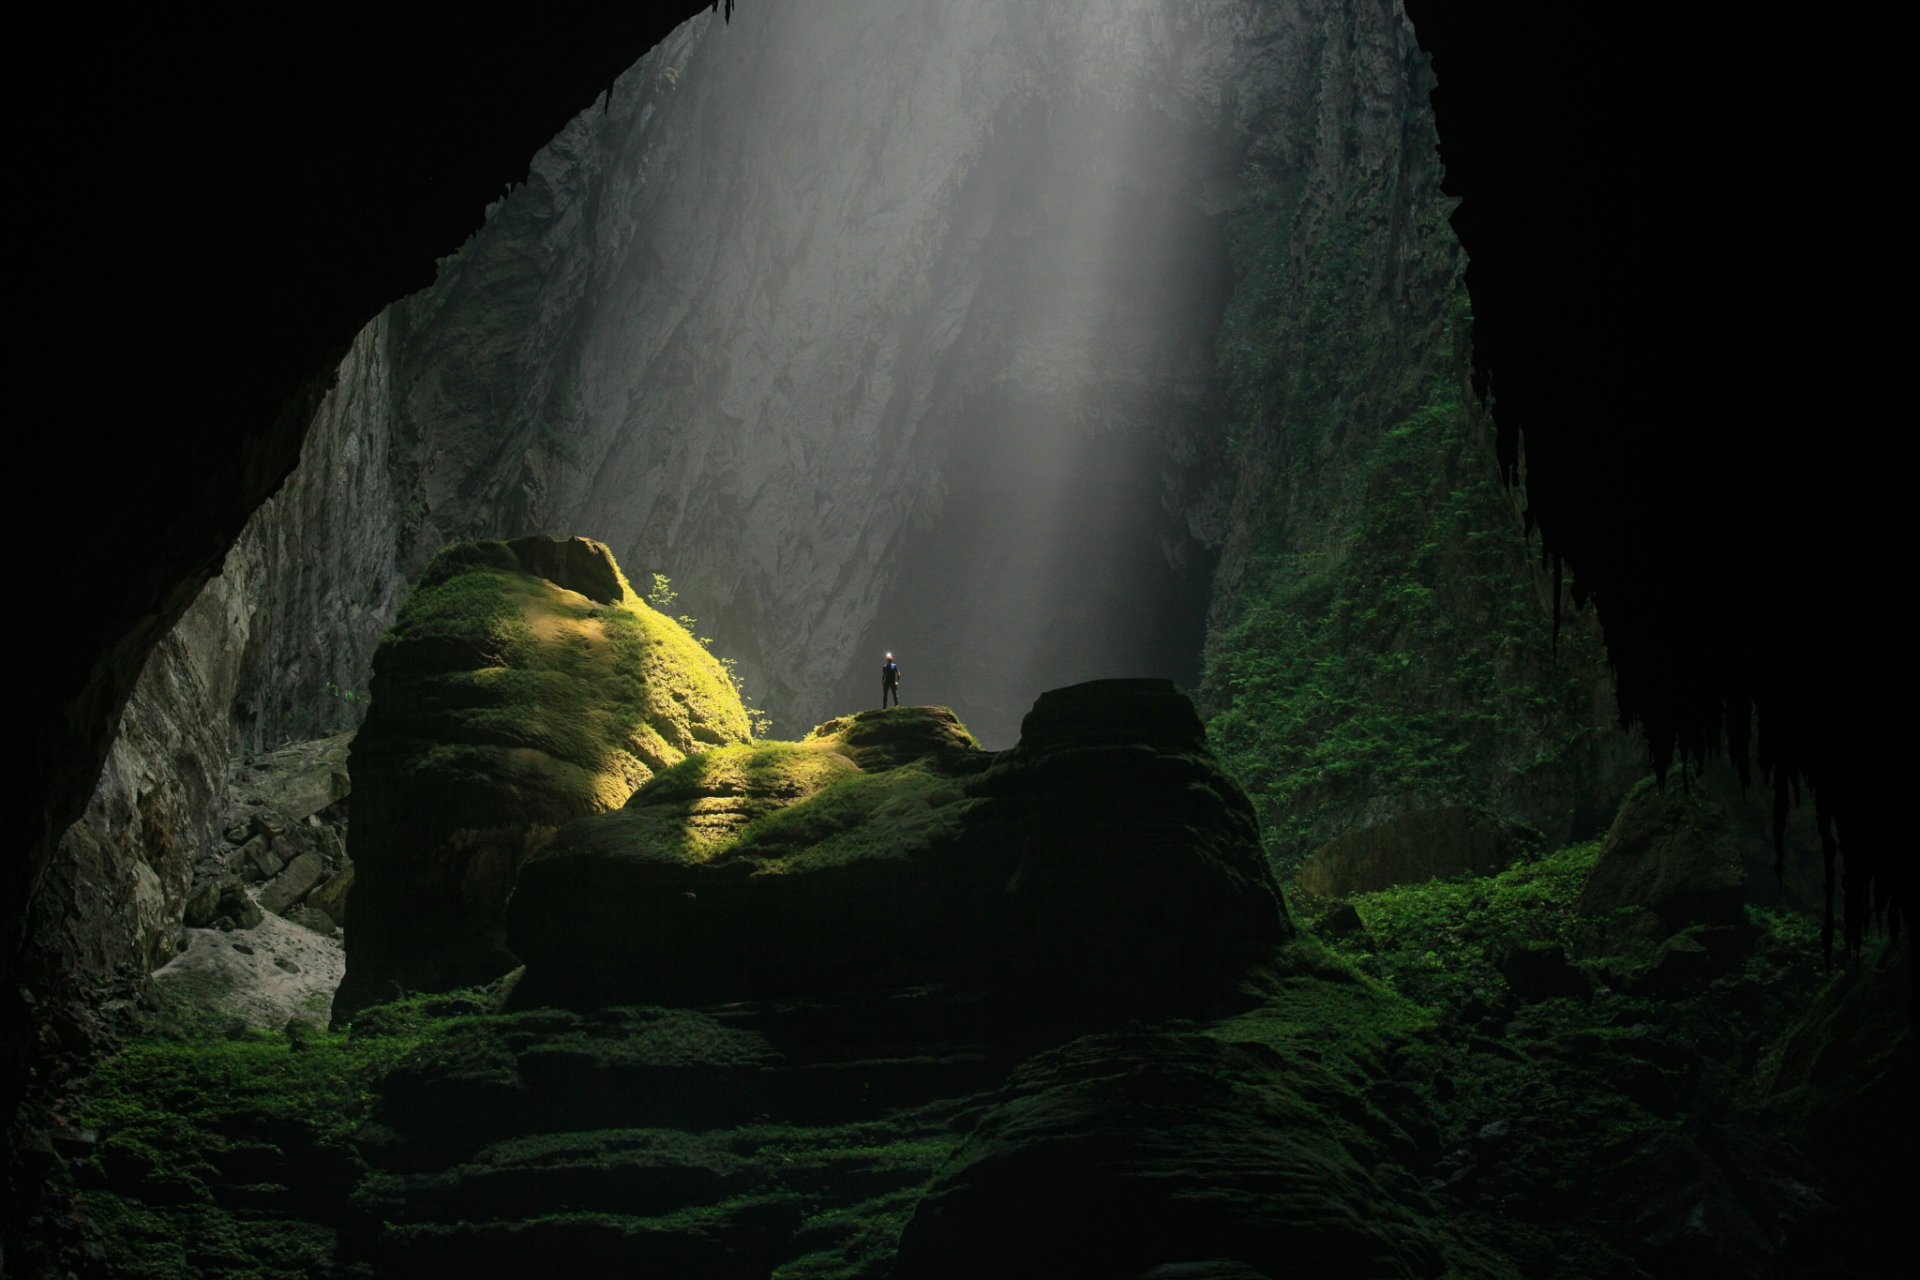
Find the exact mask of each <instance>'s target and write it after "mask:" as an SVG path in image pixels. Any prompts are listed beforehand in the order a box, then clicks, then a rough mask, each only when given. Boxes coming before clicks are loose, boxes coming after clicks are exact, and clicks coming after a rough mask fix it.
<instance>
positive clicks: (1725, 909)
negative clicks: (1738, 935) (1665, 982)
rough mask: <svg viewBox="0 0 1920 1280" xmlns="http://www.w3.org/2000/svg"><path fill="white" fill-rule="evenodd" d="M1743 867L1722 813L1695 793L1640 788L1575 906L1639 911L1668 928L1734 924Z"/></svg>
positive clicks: (1742, 896)
mask: <svg viewBox="0 0 1920 1280" xmlns="http://www.w3.org/2000/svg"><path fill="white" fill-rule="evenodd" d="M1746 879H1747V872H1746V862H1745V858H1744V856H1743V854H1742V852H1741V846H1740V842H1739V839H1738V835H1737V833H1736V832H1735V830H1734V829H1733V828H1732V826H1731V825H1730V824H1729V822H1728V819H1727V815H1726V812H1725V810H1724V809H1722V808H1721V806H1720V805H1719V804H1718V803H1716V802H1715V801H1714V800H1713V799H1712V797H1710V796H1708V795H1706V794H1705V793H1704V791H1702V790H1700V789H1698V788H1690V787H1686V786H1682V785H1678V784H1675V785H1670V786H1667V787H1656V786H1654V785H1653V784H1652V783H1651V782H1645V783H1642V784H1641V785H1640V786H1639V787H1637V788H1635V790H1634V791H1633V792H1632V793H1631V794H1630V795H1628V797H1627V800H1626V803H1625V804H1623V805H1621V807H1620V813H1619V816H1617V817H1616V818H1615V819H1614V821H1613V826H1612V827H1611V828H1610V829H1609V830H1608V832H1607V838H1606V842H1605V843H1604V844H1603V845H1602V846H1601V847H1600V857H1599V859H1598V860H1596V861H1595V862H1594V864H1593V870H1592V872H1590V873H1589V874H1588V877H1587V883H1586V886H1585V887H1584V888H1583V889H1582V890H1581V891H1580V897H1579V900H1578V901H1577V902H1576V903H1575V909H1576V910H1578V911H1579V912H1580V913H1581V914H1583V915H1592V916H1598V915H1605V914H1607V913H1608V912H1612V911H1616V910H1618V909H1620V908H1622V907H1645V908H1647V909H1648V910H1650V911H1652V912H1654V913H1655V914H1656V915H1658V916H1659V917H1660V920H1661V922H1662V923H1663V924H1664V925H1665V926H1666V927H1667V928H1669V929H1680V928H1684V927H1686V926H1687V925H1690V924H1709V925H1735V924H1738V923H1740V920H1741V910H1742V907H1743V905H1744V904H1745V902H1746Z"/></svg>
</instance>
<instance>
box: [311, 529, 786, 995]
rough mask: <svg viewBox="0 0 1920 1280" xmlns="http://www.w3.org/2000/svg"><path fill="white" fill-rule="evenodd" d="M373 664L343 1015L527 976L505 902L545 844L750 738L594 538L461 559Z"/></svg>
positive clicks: (713, 679) (478, 551)
mask: <svg viewBox="0 0 1920 1280" xmlns="http://www.w3.org/2000/svg"><path fill="white" fill-rule="evenodd" d="M373 666H374V674H373V684H372V698H373V705H372V711H371V712H370V714H369V715H368V717H367V722H366V725H365V727H364V728H362V729H361V731H360V734H359V736H358V738H356V740H355V742H354V747H353V756H352V760H351V765H350V767H351V770H352V773H353V784H354V801H353V803H354V825H353V856H354V861H355V868H356V875H357V880H356V883H355V886H354V912H355V915H354V929H353V932H352V935H351V937H350V938H349V940H348V950H347V976H346V980H345V982H344V983H343V984H342V986H341V989H340V994H339V997H338V999H337V1001H336V1004H335V1014H336V1016H341V1015H349V1014H351V1013H352V1012H353V1011H354V1010H356V1009H358V1008H360V1007H362V1006H364V1005H366V1004H368V1003H372V1002H375V1001H379V1000H386V999H391V998H392V997H393V996H394V995H395V994H398V993H399V992H403V991H419V990H429V991H431V990H446V989H450V988H452V987H456V986H461V985H465V984H468V983H473V982H480V981H485V980H487V979H489V978H492V977H495V976H497V975H498V974H500V973H503V972H505V971H506V970H507V969H510V968H512V967H513V965H514V964H515V963H516V961H515V960H514V958H513V956H512V955H511V953H510V952H508V951H507V950H506V947H505V914H504V912H505V905H506V899H507V895H508V893H509V892H510V891H511V889H512V887H513V881H514V877H515V875H516V873H517V871H518V869H519V865H520V863H521V862H522V861H523V860H524V859H525V857H526V856H527V854H528V853H529V852H530V851H531V850H533V849H536V848H538V847H540V845H542V844H543V843H544V842H545V841H546V840H547V839H548V838H550V837H551V836H552V834H553V833H554V831H556V830H557V829H559V828H560V827H561V826H562V825H564V824H565V823H567V822H570V821H572V820H574V819H576V818H580V817H583V816H585V815H587V814H592V813H600V812H603V811H606V810H609V809H615V808H618V807H619V806H620V805H621V804H622V803H624V802H625V800H626V799H627V797H628V796H629V795H631V794H632V793H633V792H634V790H635V789H636V788H638V787H639V786H641V785H642V784H643V783H645V782H646V781H647V780H648V779H650V778H652V777H653V776H654V775H655V774H656V773H659V772H661V771H663V770H666V769H670V768H672V767H673V766H675V765H677V764H679V763H680V762H681V761H682V760H684V759H686V758H687V757H688V756H690V755H693V754H695V753H698V752H700V751H704V750H707V749H708V748H711V747H716V746H723V745H727V744H731V743H743V742H747V741H749V740H750V739H751V732H750V729H749V725H748V721H747V715H746V710H745V708H744V707H743V706H742V705H741V702H740V698H739V695H738V694H737V693H736V692H735V690H734V687H733V683H732V681H731V680H730V679H729V678H728V676H727V673H726V671H725V670H724V669H723V668H722V667H721V666H720V664H719V662H718V661H717V660H716V659H714V658H713V656H712V655H710V654H709V653H707V651H706V650H705V649H704V648H702V647H701V645H700V644H699V643H698V642H697V641H695V640H694V638H693V637H692V636H690V635H688V634H687V632H686V630H685V629H684V628H682V627H681V626H680V625H679V624H678V623H676V622H674V621H673V620H672V619H670V618H667V617H665V616H663V615H661V614H659V613H657V612H655V611H654V610H652V609H650V608H648V607H647V605H646V604H645V603H644V602H643V601H641V600H640V599H639V597H638V596H636V595H635V594H634V591H633V588H632V587H631V586H630V585H629V584H628V583H627V580H626V578H625V577H624V576H623V575H622V574H621V572H620V569H619V566H618V565H617V564H615V563H614V560H613V557H612V555H611V554H610V553H609V552H608V551H607V549H606V548H605V547H604V546H602V545H600V544H599V543H596V542H590V541H588V540H587V539H584V538H574V539H571V540H569V541H565V542H557V541H554V540H552V539H549V538H544V537H531V538H521V539H518V540H516V541H513V542H505V543H503V542H472V543H461V544H458V545H455V546H452V547H448V548H446V549H445V550H444V551H442V552H441V553H440V554H439V555H438V556H436V557H435V558H434V560H433V563H432V564H430V565H429V566H428V567H427V571H426V573H425V574H424V575H423V576H422V578H421V580H420V582H419V584H418V585H417V586H416V588H415V589H414V592H413V594H412V596H411V597H410V598H409V599H408V601H407V603H406V605H405V606H404V607H403V608H402V610H401V612H400V616H399V618H398V619H397V620H396V621H395V623H394V626H393V629H392V630H391V631H390V632H389V633H388V634H387V636H386V638H385V639H384V640H383V641H382V642H381V645H380V648H379V649H378V651H377V652H376V653H375V655H374V663H373Z"/></svg>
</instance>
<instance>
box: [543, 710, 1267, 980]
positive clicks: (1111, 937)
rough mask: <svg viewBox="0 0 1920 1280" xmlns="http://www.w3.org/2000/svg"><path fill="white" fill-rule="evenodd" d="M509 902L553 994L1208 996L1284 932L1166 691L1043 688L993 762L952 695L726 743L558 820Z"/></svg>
mask: <svg viewBox="0 0 1920 1280" xmlns="http://www.w3.org/2000/svg"><path fill="white" fill-rule="evenodd" d="M509 914H510V919H511V931H510V940H511V944H512V947H513V950H514V952H515V953H516V954H518V955H519V956H520V957H521V958H522V959H523V960H525V961H526V962H527V976H526V978H525V979H524V980H523V983H522V988H521V989H520V990H518V991H516V993H515V998H516V1001H526V1000H531V1001H532V1002H535V1003H539V1002H543V1001H556V1002H563V1003H581V1002H585V1003H588V1004H596V1003H598V1004H604V1003H610V1002H619V1001H644V1002H662V1001H678V1002H684V1001H688V1000H696V999H715V1000H718V999H732V998H739V997H743V996H759V997H764V996H769V995H778V994H782V993H786V994H792V993H804V992H817V991H823V990H840V991H843V990H849V989H860V988H888V987H899V986H907V985H913V984H929V983H932V984H942V985H947V986H979V987H985V988H991V989H993V990H995V991H997V992H999V993H1000V995H999V997H998V998H999V999H1000V1000H1001V1001H1002V1003H1003V1004H1007V1003H1010V1004H1013V1005H1021V1004H1032V1005H1035V1006H1039V1007H1047V1008H1056V1009H1057V1008H1059V1007H1062V1006H1065V1007H1072V1008H1075V1009H1077V1010H1079V1011H1080V1012H1081V1013H1082V1014H1084V1013H1085V1012H1086V1011H1087V1010H1088V1009H1089V1008H1093V1007H1100V1006H1104V1005H1108V1004H1113V1005H1118V1006H1122V1007H1128V1008H1133V1009H1146V1008H1154V1007H1163V1006H1165V1005H1167V1004H1169V1003H1173V1004H1185V1005H1186V1006H1188V1007H1198V1006H1201V1005H1204V1004H1205V1003H1206V1001H1207V999H1208V998H1209V996H1208V994H1207V993H1209V992H1212V993H1214V994H1215V995H1217V992H1218V990H1219V989H1220V984H1221V983H1222V982H1223V981H1225V980H1227V979H1230V978H1231V976H1232V975H1233V974H1235V973H1237V972H1239V971H1240V970H1241V969H1243V968H1244V967H1245V966H1246V965H1247V964H1249V963H1251V962H1252V961H1254V960H1256V959H1257V958H1259V957H1260V956H1262V955H1264V954H1266V953H1268V952H1269V951H1271V950H1272V948H1273V947H1274V946H1276V945H1278V944H1279V943H1280V942H1281V941H1283V940H1284V939H1285V938H1286V937H1288V936H1289V935H1290V932H1291V929H1290V926H1289V925H1288V924H1287V920H1286V912H1285V909H1284V907H1283V906H1282V905H1281V903H1280V898H1279V895H1278V891H1277V890H1276V888H1275V886H1274V884H1273V881H1272V878H1271V875H1270V874H1269V872H1268V871H1267V868H1266V863H1265V859H1264V857H1263V855H1262V854H1261V852H1260V848H1259V841H1258V833H1257V831H1256V829H1255V827H1254V824H1253V821H1252V813H1251V810H1250V809H1249V807H1248V805H1247V802H1246V798H1245V797H1244V796H1243V795H1242V794H1241V793H1240V790H1239V788H1238V787H1237V786H1236V785H1235V784H1234V783H1233V782H1232V781H1231V780H1230V779H1229V778H1228V777H1227V776H1226V775H1225V774H1224V773H1222V772H1221V771H1220V768H1219V766H1218V765H1217V764H1216V763H1215V762H1214V761H1213V758H1212V756H1211V754H1210V753H1209V752H1208V751H1207V749H1206V744H1205V738H1204V736H1203V735H1202V733H1201V729H1200V723H1199V720H1198V718H1197V717H1196V716H1195V715H1194V713H1193V709H1192V706H1191V704H1190V703H1188V702H1187V700H1186V698H1185V697H1184V696H1183V695H1181V694H1180V693H1179V691H1178V690H1176V689H1174V688H1173V686H1171V685H1169V684H1167V683H1166V682H1164V681H1151V680H1112V681H1096V682H1094V683H1091V684H1084V685H1078V686H1074V687H1073V688H1070V689H1061V690H1055V691H1053V692H1051V693H1048V694H1045V695H1043V696H1042V697H1041V699H1040V700H1039V702H1038V703H1036V704H1035V707H1034V710H1033V711H1032V713H1031V714H1029V715H1028V716H1027V718H1026V722H1025V726H1024V732H1023V734H1022V737H1021V741H1020V745H1019V746H1018V747H1016V748H1014V749H1013V750H1010V751H1007V752H1004V753H1002V754H1001V755H999V756H998V757H989V756H988V755H987V754H986V753H984V752H982V751H980V750H979V748H978V747H977V746H976V745H975V744H974V743H973V741H972V739H971V737H970V736H969V735H968V734H967V733H966V731H965V730H964V729H963V728H961V727H960V726H959V724H958V722H957V721H956V720H955V719H954V717H953V715H952V713H951V712H950V711H947V710H946V709H945V708H939V707H907V708H902V709H899V710H889V711H879V712H862V713H861V714H859V715H857V716H853V717H849V718H847V719H843V720H840V721H835V722H833V723H831V724H829V725H825V726H822V728H821V729H820V730H817V731H816V732H815V733H814V734H813V735H811V736H810V737H809V738H808V739H807V740H806V741H804V742H800V743H766V744H755V745H752V746H736V747H729V748H724V749H721V750H716V751H712V752H709V753H707V754H705V755H702V756H700V757H698V758H696V759H693V760H689V761H687V762H686V763H684V764H682V765H680V766H679V767H677V768H676V769H673V770H670V771H668V772H667V773H664V774H662V775H661V776H659V777H657V778H655V779H654V780H653V781H652V782H650V783H648V784H647V785H646V786H645V787H643V788H642V789H641V790H640V791H638V792H636V793H635V795H634V796H633V798H632V799H631V800H630V801H628V803H627V805H626V806H625V807H624V808H623V809H621V810H620V811H618V812H616V813H607V814H602V815H600V816H598V817H593V818H587V819H583V820H581V821H579V822H577V823H575V824H573V825H572V826H570V827H568V828H567V829H566V830H564V831H562V832H561V833H560V834H559V835H558V836H556V837H555V838H554V839H553V840H552V841H551V842H550V843H549V844H548V845H547V846H546V848H544V849H543V850H541V851H540V852H539V853H537V854H535V855H533V856H532V857H531V858H530V859H529V860H528V861H527V863H526V865H525V867H524V868H523V869H522V871H521V874H520V880H519V887H518V888H517V889H516V890H515V893H514V896H513V900H512V903H511V906H510V912H509Z"/></svg>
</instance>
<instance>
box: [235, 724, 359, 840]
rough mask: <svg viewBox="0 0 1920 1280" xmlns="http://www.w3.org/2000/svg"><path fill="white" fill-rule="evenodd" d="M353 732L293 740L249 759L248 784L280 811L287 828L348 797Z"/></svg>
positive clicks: (278, 820) (280, 822) (279, 823)
mask: <svg viewBox="0 0 1920 1280" xmlns="http://www.w3.org/2000/svg"><path fill="white" fill-rule="evenodd" d="M352 744H353V735H352V734H351V733H337V734H334V735H333V736H331V737H327V738H314V739H311V740H309V741H305V742H294V743H289V744H287V745H286V746H284V747H281V748H279V749H278V750H276V751H269V752H266V753H265V754H263V755H259V756H255V757H253V758H252V759H250V760H249V761H248V762H247V766H248V767H247V786H248V789H249V790H250V791H251V792H254V793H256V794H258V795H259V796H260V797H261V798H262V800H263V801H264V802H265V803H267V804H269V805H271V806H272V807H273V808H274V809H275V810H276V811H277V816H276V822H275V825H276V827H278V828H279V829H281V830H284V829H285V828H286V826H287V825H288V824H290V823H296V822H301V821H303V820H304V819H306V818H308V817H310V816H311V815H313V814H316V813H319V812H321V811H322V810H324V809H328V808H331V807H332V806H333V805H335V804H337V803H338V802H339V801H341V800H344V799H346V797H347V795H348V793H349V792H351V790H352V786H353V784H352V782H351V780H350V778H349V775H348V771H347V756H348V752H349V750H350V748H351V746H352Z"/></svg>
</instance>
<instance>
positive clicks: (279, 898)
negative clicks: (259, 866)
mask: <svg viewBox="0 0 1920 1280" xmlns="http://www.w3.org/2000/svg"><path fill="white" fill-rule="evenodd" d="M326 874H327V867H326V864H325V863H324V862H322V861H321V860H320V855H319V854H317V853H303V854H301V855H300V856H299V857H297V858H295V859H294V860H293V861H292V862H289V863H288V864H287V865H286V868H285V869H284V870H282V871H281V872H280V874H279V875H277V876H275V877H274V878H273V879H271V880H269V881H267V883H266V884H264V885H262V886H261V888H260V895H259V902H260V906H261V908H262V909H263V910H266V911H271V912H273V914H275V915H277V916H280V915H285V914H286V913H287V908H288V907H291V906H292V905H293V904H294V903H296V902H298V901H300V899H302V898H304V897H306V896H307V890H309V889H311V888H313V886H315V885H316V884H319V883H320V880H321V878H322V877H323V876H325V875H326Z"/></svg>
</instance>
